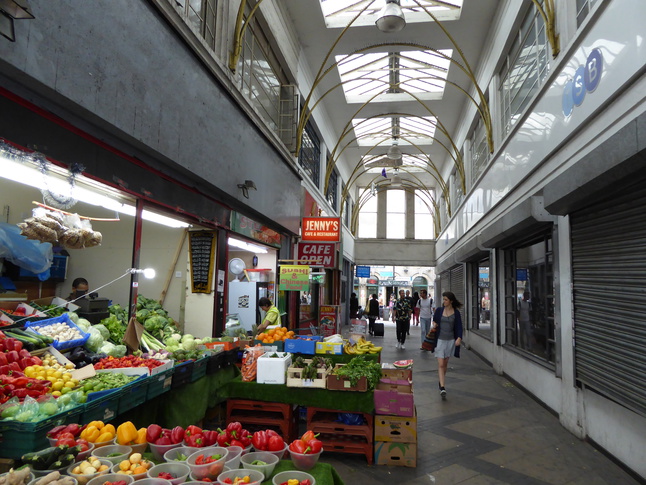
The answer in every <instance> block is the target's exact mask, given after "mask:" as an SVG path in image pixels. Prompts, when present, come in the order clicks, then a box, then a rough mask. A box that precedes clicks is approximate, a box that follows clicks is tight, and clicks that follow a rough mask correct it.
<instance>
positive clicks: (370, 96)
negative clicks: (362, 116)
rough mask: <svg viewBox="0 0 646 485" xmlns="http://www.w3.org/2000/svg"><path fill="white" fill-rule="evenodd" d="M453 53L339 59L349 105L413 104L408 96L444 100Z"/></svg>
mask: <svg viewBox="0 0 646 485" xmlns="http://www.w3.org/2000/svg"><path fill="white" fill-rule="evenodd" d="M452 53H453V51H452V50H451V49H444V50H441V51H439V53H438V52H434V51H420V50H411V51H402V52H370V53H366V54H355V55H351V56H342V55H341V56H336V61H337V63H338V64H337V67H338V70H339V75H340V77H341V81H342V82H343V92H344V94H345V98H346V101H347V102H348V103H365V102H367V101H371V102H393V101H402V100H411V101H412V100H413V99H414V98H413V97H412V96H411V95H410V94H408V93H412V94H414V95H415V96H416V97H418V98H419V99H422V100H425V101H429V100H439V99H442V97H443V95H444V89H445V87H446V79H447V77H448V75H449V67H450V65H451V61H450V58H451V55H452ZM375 96H376V97H375Z"/></svg>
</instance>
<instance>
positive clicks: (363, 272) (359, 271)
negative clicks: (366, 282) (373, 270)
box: [355, 266, 370, 278]
mask: <svg viewBox="0 0 646 485" xmlns="http://www.w3.org/2000/svg"><path fill="white" fill-rule="evenodd" d="M355 271H356V276H357V278H370V266H357V267H356V268H355Z"/></svg>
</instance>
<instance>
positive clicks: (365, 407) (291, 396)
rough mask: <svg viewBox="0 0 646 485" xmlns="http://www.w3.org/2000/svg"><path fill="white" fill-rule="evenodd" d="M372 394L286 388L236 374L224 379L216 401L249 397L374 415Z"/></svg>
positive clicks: (369, 392)
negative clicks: (250, 380) (247, 380)
mask: <svg viewBox="0 0 646 485" xmlns="http://www.w3.org/2000/svg"><path fill="white" fill-rule="evenodd" d="M373 394H374V393H373V392H372V391H368V392H351V391H330V390H329V389H312V388H309V387H287V386H286V385H284V384H282V385H281V384H258V383H257V382H242V377H240V376H238V377H235V378H234V379H232V380H230V381H228V382H226V383H225V384H224V385H223V386H222V387H221V388H220V389H219V390H217V395H218V397H219V401H223V400H225V399H229V398H233V399H249V400H252V401H267V402H280V403H287V404H298V405H299V406H306V407H308V406H313V407H318V408H327V409H337V410H339V411H347V412H357V413H368V414H374V412H375V402H374V395H373Z"/></svg>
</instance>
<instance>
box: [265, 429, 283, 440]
mask: <svg viewBox="0 0 646 485" xmlns="http://www.w3.org/2000/svg"><path fill="white" fill-rule="evenodd" d="M265 433H267V439H269V438H271V437H272V436H280V435H279V434H278V433H276V432H275V431H274V430H273V429H268V430H265Z"/></svg>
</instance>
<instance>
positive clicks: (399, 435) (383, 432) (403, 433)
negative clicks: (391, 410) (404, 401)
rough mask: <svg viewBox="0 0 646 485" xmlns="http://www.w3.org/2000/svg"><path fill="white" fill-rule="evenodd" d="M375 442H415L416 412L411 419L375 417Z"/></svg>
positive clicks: (414, 411) (403, 417)
mask: <svg viewBox="0 0 646 485" xmlns="http://www.w3.org/2000/svg"><path fill="white" fill-rule="evenodd" d="M375 441H389V442H393V443H416V442H417V412H416V410H413V416H412V417H405V416H375Z"/></svg>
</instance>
